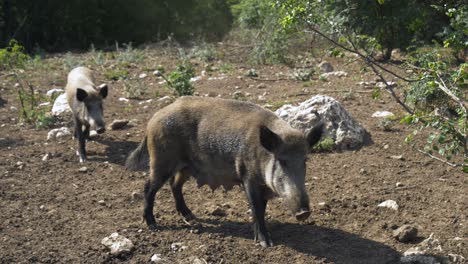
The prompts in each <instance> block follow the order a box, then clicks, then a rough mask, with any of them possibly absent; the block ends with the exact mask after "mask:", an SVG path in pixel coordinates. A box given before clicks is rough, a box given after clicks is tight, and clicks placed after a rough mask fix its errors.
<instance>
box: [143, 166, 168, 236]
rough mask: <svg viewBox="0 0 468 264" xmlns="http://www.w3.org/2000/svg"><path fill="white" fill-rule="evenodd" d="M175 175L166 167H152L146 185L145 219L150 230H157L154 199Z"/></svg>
mask: <svg viewBox="0 0 468 264" xmlns="http://www.w3.org/2000/svg"><path fill="white" fill-rule="evenodd" d="M173 175H174V173H173V171H172V170H168V169H167V168H166V169H165V168H164V166H157V168H156V167H155V166H153V165H152V166H151V168H150V179H149V180H148V181H147V182H146V184H145V205H144V211H143V218H144V219H145V221H146V224H147V225H148V227H149V229H151V230H155V229H156V220H155V219H154V215H153V207H154V199H155V197H156V193H157V192H158V191H159V189H160V188H161V187H162V186H163V185H164V183H165V182H166V181H167V180H168V179H170V178H171V177H172V176H173Z"/></svg>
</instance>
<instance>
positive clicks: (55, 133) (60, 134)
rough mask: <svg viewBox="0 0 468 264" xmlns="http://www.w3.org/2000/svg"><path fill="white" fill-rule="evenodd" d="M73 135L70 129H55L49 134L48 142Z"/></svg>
mask: <svg viewBox="0 0 468 264" xmlns="http://www.w3.org/2000/svg"><path fill="white" fill-rule="evenodd" d="M68 135H71V132H70V129H68V127H61V128H54V129H52V130H50V131H49V133H47V140H51V139H56V138H59V137H63V136H68Z"/></svg>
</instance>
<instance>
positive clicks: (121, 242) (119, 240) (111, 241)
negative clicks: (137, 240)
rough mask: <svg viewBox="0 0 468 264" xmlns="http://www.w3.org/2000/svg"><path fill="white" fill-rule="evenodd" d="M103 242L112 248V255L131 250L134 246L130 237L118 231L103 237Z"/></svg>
mask: <svg viewBox="0 0 468 264" xmlns="http://www.w3.org/2000/svg"><path fill="white" fill-rule="evenodd" d="M101 244H103V245H104V246H106V247H107V248H108V249H110V253H111V254H112V255H120V254H121V253H125V252H131V251H132V250H133V247H134V246H133V243H132V241H130V239H128V238H126V237H124V236H121V235H119V233H117V232H116V233H112V234H111V235H110V236H108V237H105V238H103V239H102V240H101Z"/></svg>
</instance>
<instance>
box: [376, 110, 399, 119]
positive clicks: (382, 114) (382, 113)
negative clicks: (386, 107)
mask: <svg viewBox="0 0 468 264" xmlns="http://www.w3.org/2000/svg"><path fill="white" fill-rule="evenodd" d="M394 116H395V115H394V114H393V113H392V112H389V111H377V112H375V113H373V114H372V117H379V118H388V117H394Z"/></svg>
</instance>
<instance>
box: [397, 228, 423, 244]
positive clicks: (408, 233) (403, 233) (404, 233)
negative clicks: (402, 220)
mask: <svg viewBox="0 0 468 264" xmlns="http://www.w3.org/2000/svg"><path fill="white" fill-rule="evenodd" d="M417 235H418V229H417V228H416V227H414V226H411V225H402V226H401V227H399V228H398V229H396V230H393V237H394V238H396V240H398V241H400V242H403V243H406V242H411V241H414V240H415V239H416V237H417Z"/></svg>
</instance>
